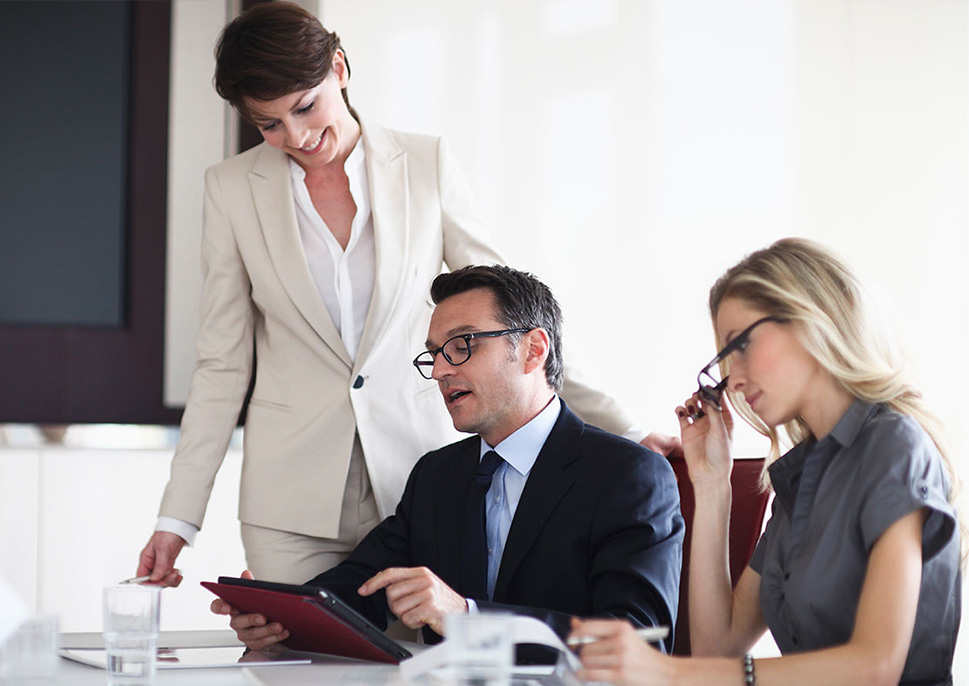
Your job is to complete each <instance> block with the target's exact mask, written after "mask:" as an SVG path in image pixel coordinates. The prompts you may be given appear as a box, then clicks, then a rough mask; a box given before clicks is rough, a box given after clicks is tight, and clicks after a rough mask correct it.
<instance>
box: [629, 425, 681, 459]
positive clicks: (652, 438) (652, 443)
mask: <svg viewBox="0 0 969 686" xmlns="http://www.w3.org/2000/svg"><path fill="white" fill-rule="evenodd" d="M640 445H643V446H645V447H647V448H649V449H650V450H652V451H653V452H654V453H659V454H660V455H662V456H663V457H669V456H670V455H672V454H676V455H683V444H682V443H681V442H680V438H679V436H670V435H668V434H661V433H656V432H655V431H654V432H653V433H651V434H650V435H649V436H647V437H646V438H644V439H643V440H642V441H641V443H640Z"/></svg>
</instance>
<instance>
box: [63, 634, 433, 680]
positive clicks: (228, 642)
mask: <svg viewBox="0 0 969 686" xmlns="http://www.w3.org/2000/svg"><path fill="white" fill-rule="evenodd" d="M103 646H104V643H103V641H102V639H101V635H100V634H97V633H65V634H62V635H61V649H62V650H68V651H70V652H71V653H72V654H75V655H81V656H83V655H84V654H85V651H93V650H97V649H99V648H103ZM159 647H160V648H161V647H172V648H175V647H177V648H225V649H227V650H228V649H235V650H238V655H239V656H240V657H241V656H242V653H243V649H244V647H243V646H242V644H240V643H239V642H238V640H237V639H236V637H235V634H234V633H233V632H232V631H172V632H168V631H163V632H162V633H161V635H160V636H159ZM407 647H408V649H410V650H411V651H412V652H415V651H419V650H420V649H421V648H422V646H418V645H413V644H407ZM225 652H226V651H222V654H225ZM228 652H229V653H230V654H234V652H233V651H232V650H228ZM282 658H295V659H301V660H310V663H309V664H277V665H250V664H247V663H245V662H243V663H239V664H238V666H226V667H205V668H193V669H159V670H158V673H157V676H156V679H155V684H156V686H188V685H189V684H190V685H191V686H310V685H311V684H312V685H313V686H319V685H320V684H340V685H341V686H398V685H403V684H413V683H414V682H408V681H405V680H404V679H402V678H401V677H400V674H399V670H398V668H397V667H396V666H395V665H383V664H375V663H366V662H361V661H359V660H351V659H348V658H339V657H331V656H327V655H318V654H315V653H287V654H285V655H283V656H282ZM422 681H424V680H423V679H422ZM426 681H427V683H430V682H431V681H432V680H426ZM53 683H54V684H55V685H56V686H94V685H97V686H104V685H105V684H106V683H107V673H106V672H105V671H104V670H103V669H99V668H97V667H91V666H88V665H85V664H81V663H79V662H75V661H73V660H70V659H67V658H65V657H62V658H61V660H60V668H59V670H58V674H57V678H56V679H55V680H54V682H53Z"/></svg>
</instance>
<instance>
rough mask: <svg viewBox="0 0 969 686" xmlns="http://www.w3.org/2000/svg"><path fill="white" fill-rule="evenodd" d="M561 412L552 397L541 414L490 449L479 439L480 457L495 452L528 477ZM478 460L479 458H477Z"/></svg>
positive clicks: (558, 402)
mask: <svg viewBox="0 0 969 686" xmlns="http://www.w3.org/2000/svg"><path fill="white" fill-rule="evenodd" d="M561 410H562V401H561V400H559V397H558V396H557V395H554V396H552V400H551V401H550V402H549V404H548V405H546V406H545V409H543V410H542V411H541V412H539V413H538V414H537V415H535V417H534V418H533V419H532V420H531V421H530V422H528V423H527V424H525V426H523V427H521V428H520V429H518V430H517V431H516V432H515V433H513V434H512V435H511V436H509V437H508V438H506V439H505V440H503V441H502V442H501V443H499V444H498V445H496V446H494V448H492V447H491V446H489V445H488V444H487V443H486V442H485V440H484V439H483V438H482V439H481V456H484V454H485V453H486V452H488V451H489V450H495V451H497V453H498V454H499V455H501V457H502V459H503V460H504V461H505V462H507V463H508V464H510V465H511V466H512V467H513V468H514V469H515V471H517V472H518V473H519V474H521V475H522V476H528V473H529V472H531V471H532V467H533V466H534V465H535V460H537V459H538V453H540V452H541V450H542V446H544V445H545V441H547V440H548V436H549V434H551V433H552V428H553V427H554V426H555V422H556V420H557V419H558V418H559V412H561ZM479 459H480V458H479Z"/></svg>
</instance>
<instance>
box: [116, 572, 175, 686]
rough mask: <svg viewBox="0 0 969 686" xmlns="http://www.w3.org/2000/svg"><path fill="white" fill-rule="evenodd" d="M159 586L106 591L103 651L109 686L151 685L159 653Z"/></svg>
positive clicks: (120, 588) (118, 588)
mask: <svg viewBox="0 0 969 686" xmlns="http://www.w3.org/2000/svg"><path fill="white" fill-rule="evenodd" d="M160 595H161V589H160V588H159V587H158V586H140V585H124V586H109V587H107V588H105V589H104V649H105V651H106V653H107V660H108V664H107V668H108V684H109V685H110V686H149V685H150V684H153V683H154V681H155V658H156V654H157V652H158V609H159V607H158V606H159V597H160Z"/></svg>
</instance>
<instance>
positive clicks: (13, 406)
mask: <svg viewBox="0 0 969 686" xmlns="http://www.w3.org/2000/svg"><path fill="white" fill-rule="evenodd" d="M7 4H8V3H6V2H0V8H3V7H4V6H5V5H7ZM14 4H20V3H14ZM26 4H30V5H36V6H37V7H40V8H42V7H43V6H45V5H48V4H51V5H54V4H61V3H46V2H39V3H26ZM67 4H68V5H71V6H72V7H75V6H76V7H77V8H78V11H81V12H83V11H85V8H87V7H88V6H93V5H97V4H100V3H89V2H72V3H67ZM108 4H112V5H118V6H120V7H123V8H124V12H125V13H126V16H127V19H126V21H127V23H128V27H129V31H128V36H127V46H128V47H127V54H128V59H127V61H126V64H125V68H126V69H127V74H128V77H127V83H128V88H127V95H126V96H125V100H126V102H123V103H120V107H119V109H120V110H121V113H119V114H117V115H115V118H113V119H112V118H111V117H107V116H106V120H105V121H106V123H105V126H106V127H108V128H111V129H112V130H113V131H114V133H115V134H118V133H121V134H122V144H121V147H122V149H123V150H125V154H124V168H123V174H122V177H121V184H120V193H121V195H122V197H124V198H126V202H124V203H123V205H124V206H123V208H122V212H123V215H122V216H123V222H122V232H121V233H122V237H121V246H122V247H121V248H118V254H119V255H120V258H119V260H120V265H119V268H118V269H116V270H115V271H114V274H115V276H116V277H117V278H120V279H121V298H120V302H121V303H122V307H121V310H120V317H118V318H117V320H118V322H119V325H118V326H78V325H73V324H72V325H68V326H64V325H56V324H45V325H42V326H41V325H23V324H19V325H11V324H7V325H3V324H0V422H38V423H73V422H133V423H177V421H178V419H179V415H180V412H177V411H173V410H170V409H166V408H164V406H163V403H162V389H163V378H162V377H163V345H164V320H165V316H164V294H165V226H166V224H165V221H166V218H165V207H166V175H167V171H166V169H167V147H168V136H167V129H168V69H169V67H168V55H169V34H170V13H171V7H170V3H168V2H167V1H161V0H158V1H154V2H130V3H129V2H124V3H120V2H112V3H108ZM0 23H2V20H0ZM2 40H3V39H2V38H0V41H2ZM4 59H6V58H4ZM14 67H15V68H16V69H18V70H21V71H24V72H26V74H27V78H35V79H39V78H40V76H41V74H40V72H34V71H33V70H34V68H35V67H34V65H33V64H32V63H31V62H30V61H29V60H28V61H18V62H17V63H16V64H15V65H9V64H7V63H6V62H4V63H3V65H2V70H3V71H7V70H9V69H12V68H14ZM64 71H65V73H68V72H70V71H71V70H70V69H68V68H67V67H66V65H65V70H64ZM44 73H46V72H44ZM31 75H32V76H31ZM44 80H46V81H49V80H50V78H49V77H47V76H45V77H44ZM54 80H55V81H57V79H54ZM50 85H51V87H52V88H55V89H56V88H57V85H58V84H57V83H52V84H50ZM2 97H3V109H6V108H8V107H9V104H10V103H11V102H14V103H16V104H17V105H18V107H20V106H23V104H24V103H22V100H23V98H20V97H16V98H13V99H11V97H10V94H9V93H6V92H4V93H3V96H2ZM56 109H57V110H58V111H59V112H58V113H59V115H60V116H58V117H57V126H56V128H55V129H51V130H47V131H43V132H41V131H39V130H38V129H36V128H32V129H29V130H26V131H10V130H6V129H0V136H2V137H7V136H23V137H24V138H29V139H30V141H29V142H30V143H31V145H32V147H33V148H34V149H35V150H36V154H37V162H38V164H40V165H55V164H60V163H62V162H63V161H62V160H61V159H59V158H58V156H57V151H58V149H60V148H62V147H64V146H70V145H72V144H73V142H74V140H75V139H76V138H78V137H84V136H85V135H87V133H88V132H87V131H86V129H89V128H90V127H91V126H96V125H97V124H94V123H90V122H89V123H88V124H86V125H85V126H84V127H83V129H78V126H77V124H76V122H75V121H74V120H73V118H72V116H71V114H72V111H73V107H72V104H71V103H70V102H66V103H61V104H60V105H58V106H57V107H56ZM28 111H29V107H28ZM124 117H126V118H127V125H125V124H124V123H122V122H123V121H124ZM65 164H66V163H65ZM70 167H71V168H70V171H71V172H72V173H73V174H74V175H77V176H83V175H84V174H85V173H86V172H85V170H86V165H85V164H84V162H83V161H80V162H79V161H74V162H72V163H71V165H70ZM66 183H67V184H68V185H72V186H73V184H74V182H73V181H69V182H66ZM78 183H80V180H78ZM58 191H59V189H55V188H52V189H50V193H49V194H48V195H47V197H49V198H50V202H51V203H57V202H61V199H62V198H63V197H65V196H64V193H59V192H58ZM71 192H76V189H73V188H72V190H71ZM92 195H93V194H92ZM14 199H15V198H13V197H12V196H11V193H10V191H9V190H7V189H5V188H4V187H2V186H0V205H6V204H7V203H8V202H10V201H12V200H14ZM86 200H87V201H89V202H88V203H87V204H85V205H84V211H85V212H104V213H105V215H106V216H107V215H109V214H110V213H111V212H117V211H118V199H117V197H111V195H110V194H106V195H103V196H102V195H96V196H94V197H90V198H86ZM28 209H30V211H32V209H31V208H28ZM0 233H3V234H4V235H6V234H7V233H8V228H7V226H5V225H2V226H0ZM54 240H55V241H56V240H58V239H54ZM103 249H104V251H105V252H108V253H110V252H111V250H112V248H110V247H105V248H103ZM45 268H46V267H45ZM54 271H57V270H56V269H55V270H54ZM53 276H54V274H53V273H52V272H51V271H48V272H47V277H50V278H53ZM89 278H90V276H89V275H83V276H77V277H74V281H75V284H76V285H80V282H82V281H83V282H87V281H88V279H89ZM2 287H3V288H7V285H5V284H4V285H3V286H2ZM68 302H70V300H69V299H68ZM69 308H73V305H70V306H69ZM116 314H117V313H116Z"/></svg>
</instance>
